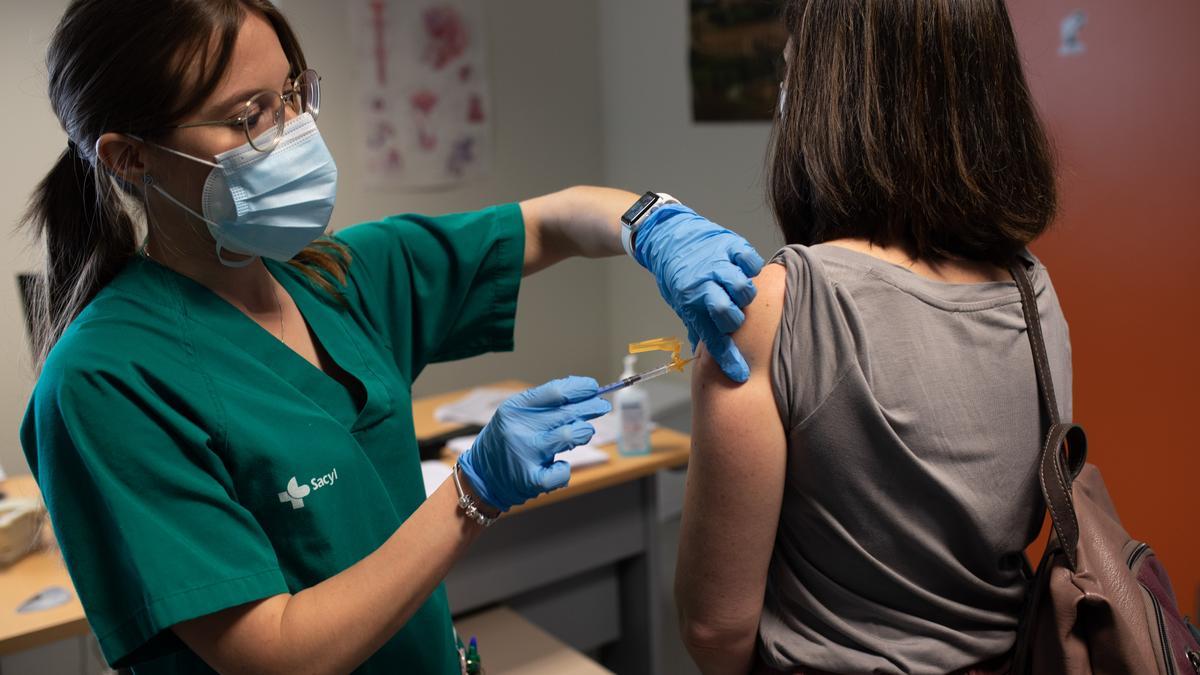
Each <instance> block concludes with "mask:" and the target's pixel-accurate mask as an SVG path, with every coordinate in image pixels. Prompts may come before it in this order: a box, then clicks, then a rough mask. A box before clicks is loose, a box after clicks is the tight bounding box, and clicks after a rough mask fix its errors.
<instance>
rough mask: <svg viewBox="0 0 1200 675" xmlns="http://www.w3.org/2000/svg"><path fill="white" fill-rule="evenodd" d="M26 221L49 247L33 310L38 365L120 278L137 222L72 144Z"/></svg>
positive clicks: (40, 187) (44, 184)
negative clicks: (106, 287)
mask: <svg viewBox="0 0 1200 675" xmlns="http://www.w3.org/2000/svg"><path fill="white" fill-rule="evenodd" d="M25 221H26V223H27V225H28V226H29V227H30V228H31V229H32V230H33V233H34V235H35V236H36V237H38V238H39V239H41V240H42V241H43V242H44V243H45V255H46V262H45V265H46V269H45V275H44V276H43V277H42V282H41V283H40V284H37V285H36V290H35V295H34V302H33V306H32V310H33V325H34V335H33V338H34V352H35V354H36V355H37V359H36V362H37V363H38V364H39V366H40V364H41V363H42V362H43V361H44V360H45V358H46V354H47V353H48V352H49V351H50V348H51V347H52V346H54V343H56V342H57V341H58V339H59V338H60V337H61V336H62V334H63V331H65V330H66V328H67V325H68V324H70V323H71V321H72V320H73V319H74V318H75V317H76V315H78V314H79V312H80V311H81V310H82V309H83V308H84V306H85V305H87V303H88V302H90V301H91V299H92V298H93V297H95V295H96V293H97V292H98V291H99V290H100V289H101V288H103V287H104V285H105V284H107V283H108V282H109V281H111V280H112V278H113V277H114V276H116V274H117V272H118V271H120V269H121V268H122V267H123V266H124V265H125V263H126V262H127V261H128V260H129V257H130V256H132V255H133V254H134V252H135V250H136V247H137V231H136V228H135V226H134V223H133V220H132V219H131V218H130V217H129V214H128V213H126V211H125V209H124V208H123V207H122V206H121V203H120V201H119V197H118V196H117V195H116V194H115V193H114V192H113V187H112V185H111V184H110V179H108V178H102V177H101V176H99V175H97V173H96V170H95V169H94V168H93V167H92V165H91V163H90V162H89V161H88V160H86V159H84V158H83V157H82V156H81V155H80V153H79V150H78V149H77V148H76V147H74V144H73V143H72V144H71V146H70V147H68V148H67V149H66V150H65V151H63V153H62V154H61V155H60V156H59V158H58V162H56V163H55V165H54V168H53V169H51V170H50V173H49V174H48V175H47V176H46V177H45V178H43V179H42V182H41V183H40V184H38V187H37V190H36V191H35V192H34V195H33V199H32V200H30V205H29V211H28V213H27V214H26V217H25Z"/></svg>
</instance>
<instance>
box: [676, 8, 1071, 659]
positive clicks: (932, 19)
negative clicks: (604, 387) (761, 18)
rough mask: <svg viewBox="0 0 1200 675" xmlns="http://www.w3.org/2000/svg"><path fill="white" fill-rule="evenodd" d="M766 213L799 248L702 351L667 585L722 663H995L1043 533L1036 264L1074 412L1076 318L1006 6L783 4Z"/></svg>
mask: <svg viewBox="0 0 1200 675" xmlns="http://www.w3.org/2000/svg"><path fill="white" fill-rule="evenodd" d="M785 21H786V25H787V30H788V33H789V35H790V40H789V42H788V46H787V48H786V54H785V62H786V64H787V66H786V77H785V81H784V83H783V87H784V94H783V97H782V100H781V111H780V114H779V116H778V118H777V119H776V125H775V133H774V137H773V140H772V144H773V149H772V158H771V162H772V164H771V180H770V201H771V204H772V206H773V209H774V212H775V216H776V220H777V222H778V225H779V228H780V230H781V231H782V234H783V236H784V238H785V239H786V241H787V244H788V245H787V246H786V247H784V248H783V249H782V250H781V251H780V252H779V253H778V255H777V256H776V257H775V259H774V260H773V263H774V264H771V265H767V266H766V267H765V268H764V270H763V272H762V274H761V275H760V276H759V277H758V278H757V279H756V280H755V283H756V285H757V287H758V298H757V300H756V301H755V302H754V304H753V305H751V306H750V307H749V308H748V309H747V310H746V322H745V324H744V326H743V328H742V329H741V330H740V331H739V332H738V333H737V334H736V335H735V341H736V342H737V344H738V346H739V347H740V349H741V350H742V352H743V353H744V355H745V356H746V358H747V361H748V362H749V364H750V368H751V377H750V381H749V382H747V383H746V384H745V385H743V386H738V385H736V384H733V383H731V382H730V381H729V380H728V378H724V377H722V376H721V373H720V370H719V369H718V368H717V367H716V365H715V364H714V363H713V362H712V360H711V359H708V358H702V359H701V362H700V365H699V367H698V368H697V369H696V371H695V374H694V376H693V377H694V379H693V402H694V406H695V408H694V414H693V419H694V422H693V454H692V461H691V464H690V467H689V471H688V485H687V497H686V501H685V509H684V516H683V526H682V533H681V538H680V550H679V557H678V560H679V562H678V569H677V574H676V590H675V595H676V600H677V602H678V606H679V613H680V621H681V626H682V632H683V637H684V640H685V642H686V644H687V647H688V649H689V651H690V652H691V654H692V656H693V658H694V659H695V660H696V662H697V663H698V664H699V665H700V667H701V669H702V670H703V671H704V672H707V673H745V672H747V671H752V670H756V671H758V672H776V671H782V672H790V673H824V672H833V673H948V672H960V673H965V672H980V673H986V672H1002V671H1003V670H1004V669H1005V666H1006V662H1007V658H1008V652H1009V651H1010V649H1011V648H1012V645H1013V642H1014V639H1015V636H1016V627H1017V618H1018V613H1019V611H1020V608H1021V603H1022V599H1023V597H1024V593H1025V588H1024V583H1023V580H1022V579H1023V577H1022V571H1021V560H1022V558H1021V554H1022V551H1023V550H1024V549H1025V547H1026V545H1027V544H1029V543H1030V542H1031V540H1032V539H1033V538H1034V537H1035V535H1036V532H1037V530H1038V527H1039V525H1040V523H1041V513H1042V512H1041V510H1040V509H1041V505H1040V504H1041V503H1040V497H1039V495H1038V493H1037V491H1036V481H1035V463H1036V459H1037V456H1038V450H1039V443H1040V440H1041V438H1042V434H1043V429H1042V421H1041V416H1040V414H1039V408H1038V398H1037V388H1036V382H1035V376H1034V366H1033V359H1032V356H1031V353H1030V347H1029V342H1028V341H1027V338H1026V335H1025V328H1024V321H1023V318H1022V313H1021V305H1020V299H1019V296H1018V292H1017V288H1016V285H1015V283H1013V281H1012V279H1011V277H1010V276H1009V274H1008V273H1007V272H1006V267H1007V264H1008V262H1009V261H1010V260H1013V259H1014V258H1015V259H1018V260H1020V261H1021V262H1022V264H1023V266H1024V267H1025V269H1027V270H1028V273H1029V274H1030V276H1031V278H1032V281H1033V285H1034V288H1035V291H1036V294H1037V302H1038V307H1039V309H1040V311H1041V316H1042V320H1043V325H1044V330H1045V339H1046V344H1047V346H1048V349H1049V352H1050V354H1049V358H1050V362H1051V364H1052V371H1053V372H1052V375H1053V379H1054V384H1055V386H1056V388H1057V389H1058V391H1059V392H1061V393H1062V395H1060V396H1059V399H1058V400H1059V404H1060V406H1061V407H1062V411H1061V412H1062V415H1063V419H1064V420H1069V419H1070V418H1071V396H1070V393H1071V363H1070V359H1071V351H1070V342H1069V337H1068V333H1067V324H1066V321H1065V320H1064V318H1063V314H1062V310H1061V308H1060V306H1059V303H1058V299H1057V297H1056V295H1055V292H1054V287H1053V286H1052V285H1051V283H1050V278H1049V275H1048V274H1047V271H1046V268H1045V267H1044V266H1043V265H1042V264H1041V263H1040V262H1039V261H1038V260H1037V259H1036V258H1035V257H1034V256H1032V255H1031V254H1030V253H1029V252H1028V251H1027V249H1026V246H1027V245H1028V244H1029V243H1030V242H1032V241H1033V240H1034V239H1036V238H1037V237H1038V236H1039V235H1040V234H1041V233H1042V232H1043V231H1044V230H1045V229H1046V227H1047V225H1048V224H1049V222H1050V220H1051V218H1052V216H1053V213H1054V207H1055V182H1054V173H1053V166H1052V161H1051V157H1050V152H1049V149H1048V142H1047V139H1046V137H1045V135H1044V133H1043V130H1042V127H1041V125H1040V122H1039V120H1038V118H1037V114H1036V113H1035V111H1034V106H1033V103H1032V101H1031V100H1030V94H1029V91H1028V88H1027V86H1026V83H1025V79H1024V76H1023V75H1022V72H1021V66H1020V59H1019V55H1018V53H1017V49H1016V45H1015V41H1014V38H1013V33H1012V28H1011V25H1010V22H1009V18H1008V15H1007V13H1006V10H1005V6H1004V3H1003V2H1002V1H1001V0H956V1H955V2H945V1H944V0H943V1H939V0H911V1H909V2H884V1H882V0H839V1H837V2H833V1H826V0H791V1H790V2H788V3H787V8H786V11H785Z"/></svg>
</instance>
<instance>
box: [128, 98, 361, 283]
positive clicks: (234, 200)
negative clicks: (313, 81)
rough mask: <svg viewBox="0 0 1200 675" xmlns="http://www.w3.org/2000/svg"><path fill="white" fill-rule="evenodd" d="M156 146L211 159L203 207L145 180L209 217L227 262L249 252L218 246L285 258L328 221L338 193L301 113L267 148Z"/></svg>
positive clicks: (331, 168) (322, 149)
mask: <svg viewBox="0 0 1200 675" xmlns="http://www.w3.org/2000/svg"><path fill="white" fill-rule="evenodd" d="M158 147H160V148H162V149H163V150H166V151H168V152H170V153H173V154H176V155H179V156H181V157H184V158H186V159H190V160H193V161H196V162H200V163H202V164H207V165H208V166H211V167H213V170H212V171H211V172H210V173H209V174H208V179H207V180H206V181H205V182H204V194H203V199H202V202H201V203H202V204H203V211H204V213H203V214H199V213H196V212H195V211H193V210H192V209H190V208H188V206H187V205H185V204H183V203H182V202H180V201H179V200H178V199H176V198H175V197H173V196H171V195H170V194H168V193H167V192H166V191H165V190H163V189H162V188H161V187H159V186H158V184H157V183H155V182H154V180H153V178H151V177H150V176H149V175H148V174H147V175H146V179H145V180H146V185H148V186H149V187H152V188H154V189H155V190H157V191H158V193H159V194H161V195H162V196H163V197H166V198H167V199H168V200H170V201H171V202H172V203H174V204H175V205H176V206H178V207H179V208H181V209H183V210H185V211H187V212H188V213H190V214H192V215H193V216H195V217H197V218H199V219H200V220H203V221H204V222H205V223H207V224H208V231H209V232H210V233H211V234H212V236H213V239H215V240H216V242H217V258H218V259H219V260H220V261H221V263H222V264H224V265H226V266H228V267H244V266H245V265H248V264H250V263H251V262H252V261H253V260H254V258H253V257H251V258H247V259H246V260H242V261H233V260H227V259H226V258H225V257H224V256H223V255H221V251H222V250H226V251H230V252H233V253H239V254H242V255H247V256H262V257H264V258H270V259H272V260H278V261H281V262H282V261H287V260H291V259H292V258H293V257H295V255H296V254H297V253H299V252H300V251H302V250H304V247H306V246H308V245H309V244H311V243H312V242H313V240H315V239H316V238H317V237H320V236H321V235H322V234H324V232H325V229H326V228H327V227H329V218H330V216H331V215H332V213H333V204H334V200H335V199H336V197H337V166H336V165H335V164H334V162H333V156H332V155H330V153H329V148H328V147H326V145H325V141H324V140H323V139H322V138H321V133H320V132H319V131H318V130H317V123H316V120H314V119H313V117H312V115H310V114H308V113H304V114H302V115H300V116H298V117H296V119H294V120H291V121H289V122H288V123H287V125H286V126H285V127H284V131H283V136H282V137H281V138H280V139H279V144H278V145H277V146H275V148H274V149H273V150H271V151H270V152H266V153H264V152H259V151H258V150H255V149H254V148H253V147H252V146H251V145H250V144H249V143H246V144H245V145H242V146H240V147H237V148H234V149H233V150H229V151H228V152H224V153H221V154H220V155H217V156H216V160H217V161H216V162H210V161H207V160H204V159H200V158H199V157H193V156H191V155H188V154H185V153H182V152H179V151H178V150H172V149H171V148H167V147H163V146H158Z"/></svg>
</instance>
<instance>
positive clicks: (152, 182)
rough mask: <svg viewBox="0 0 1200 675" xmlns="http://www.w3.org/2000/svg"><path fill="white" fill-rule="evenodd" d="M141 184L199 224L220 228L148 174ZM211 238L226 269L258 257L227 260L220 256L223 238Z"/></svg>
mask: <svg viewBox="0 0 1200 675" xmlns="http://www.w3.org/2000/svg"><path fill="white" fill-rule="evenodd" d="M142 182H143V183H145V184H146V185H147V186H148V187H152V188H154V189H155V190H156V191H157V192H158V194H160V195H162V196H163V197H165V198H166V199H167V201H169V202H171V203H172V204H174V205H175V206H178V207H179V208H181V209H183V210H184V211H186V212H188V213H190V214H192V215H193V216H195V217H196V218H198V219H199V220H200V221H201V222H205V223H208V224H209V225H212V226H213V227H214V228H218V229H219V228H220V225H218V224H217V223H214V222H213V221H211V220H209V219H208V218H205V217H204V216H202V215H200V214H199V213H196V212H195V211H193V210H192V208H191V207H189V206H188V205H187V204H184V203H183V202H181V201H179V200H178V199H175V198H174V197H172V196H171V194H170V193H169V192H167V191H166V190H164V189H162V188H161V187H159V186H158V183H157V182H156V181H155V180H154V177H153V176H151V175H150V174H148V173H147V174H143V176H142ZM148 217H149V216H147V218H148ZM213 238H214V239H216V242H217V248H216V251H217V260H219V261H220V262H221V264H222V265H224V266H226V267H232V268H234V269H240V268H242V267H246V266H247V265H249V264H250V263H252V262H254V260H255V259H256V258H257V257H258V256H253V255H252V256H250V257H248V258H246V259H245V260H228V259H226V258H225V257H224V256H223V255H221V251H222V250H224V249H225V244H224V241H223V238H222V237H220V236H215V235H214V237H213Z"/></svg>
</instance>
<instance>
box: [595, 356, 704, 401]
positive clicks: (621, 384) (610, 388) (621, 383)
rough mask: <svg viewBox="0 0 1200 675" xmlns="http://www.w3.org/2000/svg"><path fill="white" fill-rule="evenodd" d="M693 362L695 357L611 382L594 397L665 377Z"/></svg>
mask: <svg viewBox="0 0 1200 675" xmlns="http://www.w3.org/2000/svg"><path fill="white" fill-rule="evenodd" d="M695 360H696V357H695V356H693V357H692V358H690V359H684V360H682V361H677V362H672V363H668V364H667V365H665V366H659V367H658V368H655V369H654V370H647V371H646V372H644V373H638V374H637V375H631V376H629V377H627V378H625V379H623V380H617V381H616V382H613V383H612V384H606V385H604V386H603V387H600V392H599V393H598V394H596V395H597V396H603V395H604V394H608V393H611V392H614V391H617V390H618V389H624V388H625V387H628V386H631V385H635V384H637V383H638V382H645V381H646V380H653V379H654V378H656V377H661V376H663V375H666V374H667V373H669V372H671V371H672V370H680V371H682V370H683V366H684V365H685V364H688V363H691V362H692V361H695Z"/></svg>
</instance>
